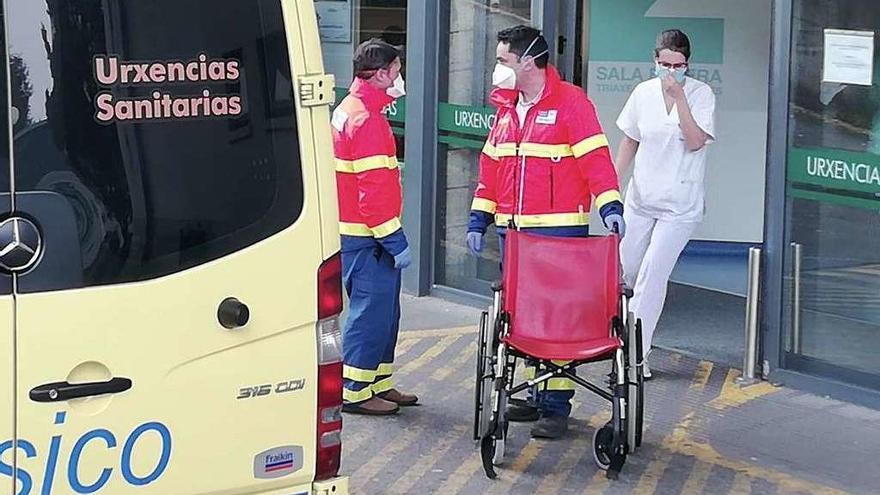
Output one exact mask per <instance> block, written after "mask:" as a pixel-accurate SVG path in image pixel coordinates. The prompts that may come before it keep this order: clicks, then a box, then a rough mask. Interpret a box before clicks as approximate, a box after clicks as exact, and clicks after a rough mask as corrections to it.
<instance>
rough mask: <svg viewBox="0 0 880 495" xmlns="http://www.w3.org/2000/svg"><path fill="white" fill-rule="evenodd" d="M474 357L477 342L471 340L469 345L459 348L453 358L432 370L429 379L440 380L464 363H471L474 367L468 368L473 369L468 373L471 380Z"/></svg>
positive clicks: (447, 376) (472, 378) (475, 356)
mask: <svg viewBox="0 0 880 495" xmlns="http://www.w3.org/2000/svg"><path fill="white" fill-rule="evenodd" d="M476 359H477V344H476V343H475V342H472V343H470V344H469V345H467V346H465V348H464V349H462V350H461V353H460V354H459V355H458V356H455V359H453V360H452V361H450V362H449V363H448V364H446V365H445V366H443V367H440V368H437V370H436V371H434V373H433V374H432V375H431V379H432V380H436V381H439V382H442V381H444V380H446V379H447V378H449V376H450V375H452V374H453V373H455V372H456V371H458V370H459V369H461V368H462V367H463V366H465V365H466V364H473V366H474V368H468V369H473V370H474V373H472V374H469V376H470V378H471V380H474V379H475V378H474V377H475V375H476V364H475V363H476Z"/></svg>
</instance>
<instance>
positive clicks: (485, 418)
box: [474, 311, 495, 442]
mask: <svg viewBox="0 0 880 495" xmlns="http://www.w3.org/2000/svg"><path fill="white" fill-rule="evenodd" d="M491 329H492V327H490V325H489V312H488V311H484V312H483V314H482V315H481V316H480V333H479V337H478V339H479V340H478V341H477V363H476V381H475V385H474V441H477V442H479V441H480V439H482V438H483V437H484V436H485V435H487V434H488V433H489V421H490V420H491V418H492V403H491V400H492V385H493V383H494V380H495V373H494V369H493V367H492V350H491V349H490V348H489V341H490V340H489V339H490V338H491V337H490V335H489V334H490V332H491V331H492V330H491Z"/></svg>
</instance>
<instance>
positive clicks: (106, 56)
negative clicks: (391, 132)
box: [0, 0, 348, 495]
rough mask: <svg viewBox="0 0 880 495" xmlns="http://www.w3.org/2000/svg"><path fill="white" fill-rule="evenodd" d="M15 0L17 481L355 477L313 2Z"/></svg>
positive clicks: (147, 486)
mask: <svg viewBox="0 0 880 495" xmlns="http://www.w3.org/2000/svg"><path fill="white" fill-rule="evenodd" d="M208 5H209V6H210V7H209V8H206V6H208ZM4 9H5V12H3V16H4V18H5V25H6V36H5V46H4V47H3V48H4V49H5V51H6V53H7V60H8V64H7V65H6V67H5V70H6V71H7V72H8V74H9V78H10V81H11V84H10V86H9V87H8V88H6V89H5V90H4V96H5V95H6V93H7V92H8V93H9V100H10V101H11V102H12V106H11V107H10V108H9V112H8V113H9V116H8V119H7V118H6V117H3V120H8V121H9V125H10V126H11V127H12V128H11V129H9V128H7V127H5V126H4V127H3V128H2V129H0V131H2V132H0V133H2V134H3V135H4V136H6V135H7V134H8V135H11V136H12V139H11V140H10V142H9V143H8V144H5V145H3V146H0V162H2V164H0V168H5V169H9V170H10V171H11V172H8V174H9V175H8V176H6V177H3V176H2V174H3V173H6V172H0V268H2V277H0V328H2V331H0V352H2V353H4V354H5V355H4V356H2V360H0V361H2V363H3V367H2V371H0V395H2V397H4V400H3V402H2V406H0V494H11V495H13V494H14V495H38V494H39V495H54V494H79V493H99V494H100V493H106V494H113V495H117V494H119V495H124V494H130V493H131V494H134V493H137V494H169V495H187V494H230V495H232V494H278V495H282V494H284V495H298V494H309V495H312V494H315V495H322V494H328V495H329V494H330V493H333V494H334V495H346V494H347V493H348V479H347V478H345V477H340V476H338V473H337V471H338V467H339V452H340V450H341V447H340V443H339V441H340V429H341V416H340V409H339V407H338V406H341V363H340V362H339V361H340V357H339V349H338V348H339V346H340V342H339V332H338V323H337V321H336V316H337V314H338V311H339V310H340V309H341V304H342V298H341V288H340V287H339V270H340V265H339V261H338V251H339V232H338V223H337V211H336V208H337V207H336V198H335V184H334V176H333V171H334V166H333V157H332V145H331V138H330V130H329V129H330V128H329V106H328V105H329V104H330V103H332V102H331V101H329V100H327V98H332V96H328V95H332V88H333V84H332V79H328V78H327V77H325V76H324V75H323V64H322V61H321V53H320V44H319V38H318V31H317V23H316V18H315V12H314V6H313V2H311V1H306V0H303V1H293V0H247V1H242V0H217V1H212V2H204V1H196V0H151V2H140V1H138V0H103V1H101V0H76V1H74V0H49V1H48V2H47V1H45V0H39V1H34V0H8V1H7V2H5V7H4ZM5 78H6V77H4V78H3V79H5ZM324 86H327V87H326V89H325V87H324ZM7 157H8V158H7ZM10 162H11V166H9V165H8V164H9V163H10ZM3 188H5V189H3ZM337 373H338V374H339V377H338V379H337V376H336V375H337ZM337 395H338V396H337ZM337 402H338V405H337Z"/></svg>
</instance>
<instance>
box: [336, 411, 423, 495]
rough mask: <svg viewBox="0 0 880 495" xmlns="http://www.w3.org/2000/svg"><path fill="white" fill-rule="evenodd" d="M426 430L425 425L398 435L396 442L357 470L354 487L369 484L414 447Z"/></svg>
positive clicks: (391, 443) (381, 450)
mask: <svg viewBox="0 0 880 495" xmlns="http://www.w3.org/2000/svg"><path fill="white" fill-rule="evenodd" d="M425 430H426V426H425V425H421V426H414V427H411V428H408V429H406V430H403V431H402V432H401V433H400V434H399V435H396V436H395V438H394V440H392V441H391V442H389V443H387V444H385V447H383V448H382V449H380V450H379V451H378V452H376V453H375V455H373V456H371V457H370V460H369V461H368V462H367V463H365V464H363V465H361V466H360V467H359V468H357V470H355V472H354V473H353V474H352V476H351V477H352V479H353V480H356V481H355V482H354V483H353V485H354V486H364V485H366V484H367V483H369V482H370V481H371V480H372V478H373V477H374V476H376V475H377V474H379V472H380V471H381V470H382V469H383V468H385V466H386V465H388V463H390V462H391V461H392V459H393V458H394V457H395V456H397V455H398V454H400V453H401V452H403V451H404V450H405V449H406V448H407V447H409V446H410V445H412V444H413V442H415V441H416V440H418V439H419V438H421V437H422V436H423V435H425V434H426V431H425Z"/></svg>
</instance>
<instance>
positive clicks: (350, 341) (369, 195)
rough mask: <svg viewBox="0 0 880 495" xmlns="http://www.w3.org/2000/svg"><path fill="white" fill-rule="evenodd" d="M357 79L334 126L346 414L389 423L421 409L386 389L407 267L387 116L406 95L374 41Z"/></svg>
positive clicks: (389, 54) (389, 50)
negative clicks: (345, 310) (344, 298)
mask: <svg viewBox="0 0 880 495" xmlns="http://www.w3.org/2000/svg"><path fill="white" fill-rule="evenodd" d="M354 72H355V79H354V82H353V83H352V85H351V89H350V90H349V94H348V96H347V97H346V98H345V99H344V100H342V102H341V103H340V104H339V106H338V107H337V108H336V110H334V111H333V117H332V120H331V124H332V127H333V129H332V132H333V147H334V152H335V153H334V154H335V156H336V186H337V190H338V196H339V231H340V234H341V235H342V265H343V282H344V285H345V290H346V292H347V293H348V296H349V316H348V319H347V320H346V322H345V326H344V328H343V330H342V341H343V365H344V366H343V377H344V379H345V384H344V388H343V400H344V405H343V411H345V412H348V413H354V414H370V415H390V414H394V413H396V412H398V410H399V407H400V406H412V405H415V404H416V403H417V402H418V398H416V397H415V396H414V395H407V394H402V393H400V392H399V391H397V390H396V389H395V388H394V385H393V383H392V381H391V374H392V364H393V362H394V348H395V346H396V345H397V332H398V324H399V321H400V271H401V270H402V269H404V268H406V267H407V266H409V265H410V263H411V262H412V257H411V255H410V250H409V244H408V243H407V240H406V235H404V233H403V228H402V226H401V223H400V212H401V203H402V199H403V198H402V191H401V184H400V170H399V169H398V166H397V146H396V144H395V141H394V135H393V134H392V133H391V126H390V125H389V124H388V120H387V119H386V118H385V114H384V113H383V109H385V108H386V107H387V106H388V105H389V104H391V102H393V101H394V99H395V98H399V97H401V96H403V95H404V84H403V78H402V77H401V75H400V54H399V52H398V50H397V49H396V48H395V47H393V46H391V45H389V44H388V43H385V42H383V41H380V40H378V39H372V40H369V41H366V42H364V43H363V44H361V45H360V46H359V47H358V48H357V50H356V51H355V56H354Z"/></svg>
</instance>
